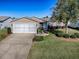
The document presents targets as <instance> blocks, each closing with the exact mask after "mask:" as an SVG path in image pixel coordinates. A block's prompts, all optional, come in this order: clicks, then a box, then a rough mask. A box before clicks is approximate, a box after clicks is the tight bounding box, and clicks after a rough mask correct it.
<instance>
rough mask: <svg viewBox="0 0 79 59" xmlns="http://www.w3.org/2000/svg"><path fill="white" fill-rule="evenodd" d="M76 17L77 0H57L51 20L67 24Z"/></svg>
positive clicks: (78, 8) (78, 0)
mask: <svg viewBox="0 0 79 59" xmlns="http://www.w3.org/2000/svg"><path fill="white" fill-rule="evenodd" d="M78 16H79V0H58V2H57V4H56V7H55V8H54V11H53V14H52V17H51V19H52V21H53V19H54V20H57V21H59V22H61V21H63V22H64V23H65V24H67V23H68V21H69V20H71V21H75V20H76V19H77V18H78Z"/></svg>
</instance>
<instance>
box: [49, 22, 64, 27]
mask: <svg viewBox="0 0 79 59" xmlns="http://www.w3.org/2000/svg"><path fill="white" fill-rule="evenodd" d="M49 26H51V27H64V26H65V24H64V23H63V22H49Z"/></svg>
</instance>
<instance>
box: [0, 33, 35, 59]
mask: <svg viewBox="0 0 79 59" xmlns="http://www.w3.org/2000/svg"><path fill="white" fill-rule="evenodd" d="M33 38H34V34H11V35H10V36H8V37H7V38H6V39H4V40H3V41H2V42H0V59H27V56H28V53H29V50H30V48H31V45H32V39H33Z"/></svg>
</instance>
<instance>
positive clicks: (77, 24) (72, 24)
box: [68, 20, 79, 28]
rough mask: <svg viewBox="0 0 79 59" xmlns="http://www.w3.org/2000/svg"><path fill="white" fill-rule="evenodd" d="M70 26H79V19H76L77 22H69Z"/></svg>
mask: <svg viewBox="0 0 79 59" xmlns="http://www.w3.org/2000/svg"><path fill="white" fill-rule="evenodd" d="M68 26H69V27H72V28H79V20H77V21H75V22H71V21H69V22H68Z"/></svg>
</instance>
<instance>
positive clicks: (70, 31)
mask: <svg viewBox="0 0 79 59" xmlns="http://www.w3.org/2000/svg"><path fill="white" fill-rule="evenodd" d="M58 30H60V31H63V32H65V31H66V29H65V28H64V29H58ZM68 33H69V34H73V33H79V31H78V30H75V29H70V28H68Z"/></svg>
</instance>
